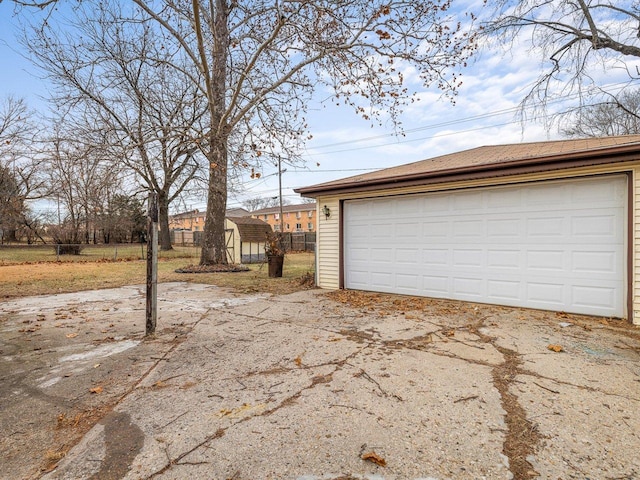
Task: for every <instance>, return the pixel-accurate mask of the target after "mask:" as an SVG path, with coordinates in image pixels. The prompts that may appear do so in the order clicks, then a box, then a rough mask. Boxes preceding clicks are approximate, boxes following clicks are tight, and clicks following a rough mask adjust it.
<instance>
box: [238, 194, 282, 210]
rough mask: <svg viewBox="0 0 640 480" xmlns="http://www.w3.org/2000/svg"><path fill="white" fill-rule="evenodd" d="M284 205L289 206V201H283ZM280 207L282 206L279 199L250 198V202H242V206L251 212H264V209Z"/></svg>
mask: <svg viewBox="0 0 640 480" xmlns="http://www.w3.org/2000/svg"><path fill="white" fill-rule="evenodd" d="M282 204H283V205H288V204H289V201H288V200H287V199H283V200H282ZM278 205H280V200H279V199H278V197H259V198H249V199H248V200H244V201H243V202H242V206H243V207H245V208H246V209H247V210H249V211H250V212H253V211H256V210H262V209H263V208H269V207H277V206H278Z"/></svg>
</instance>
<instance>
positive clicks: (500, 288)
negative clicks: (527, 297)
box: [487, 280, 522, 302]
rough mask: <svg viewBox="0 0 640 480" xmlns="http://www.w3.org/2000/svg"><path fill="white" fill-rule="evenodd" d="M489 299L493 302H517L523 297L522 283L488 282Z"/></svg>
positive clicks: (507, 281) (515, 281)
mask: <svg viewBox="0 0 640 480" xmlns="http://www.w3.org/2000/svg"><path fill="white" fill-rule="evenodd" d="M487 297H488V298H489V299H491V300H498V301H500V300H509V301H516V302H517V301H518V299H520V298H521V297H522V281H520V280H511V281H510V280H487Z"/></svg>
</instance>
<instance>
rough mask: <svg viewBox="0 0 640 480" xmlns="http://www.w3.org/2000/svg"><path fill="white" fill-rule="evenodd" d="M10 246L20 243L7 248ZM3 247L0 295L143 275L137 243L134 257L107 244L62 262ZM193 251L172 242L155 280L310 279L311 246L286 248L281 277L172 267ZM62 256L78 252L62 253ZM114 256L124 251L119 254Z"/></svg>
mask: <svg viewBox="0 0 640 480" xmlns="http://www.w3.org/2000/svg"><path fill="white" fill-rule="evenodd" d="M134 248H135V247H134ZM11 250H22V249H16V248H12V249H11ZM87 250H89V249H87ZM96 250H98V249H96ZM7 251H8V249H2V250H0V299H9V298H15V297H24V296H30V295H47V294H54V293H66V292H78V291H82V290H94V289H100V288H113V287H120V286H123V285H137V284H144V283H145V281H146V271H147V270H146V268H147V267H146V261H145V260H140V246H139V245H138V246H137V256H135V254H134V255H133V256H132V257H133V258H134V259H129V260H118V261H115V262H114V261H113V260H112V259H113V251H114V249H113V247H110V253H111V256H110V257H109V256H106V254H104V253H103V255H105V256H103V257H100V256H99V253H97V252H93V253H94V255H89V254H85V251H83V253H82V255H78V256H76V255H65V256H64V257H65V261H63V262H56V261H55V253H53V259H51V260H50V261H44V260H42V259H41V258H39V257H38V256H37V255H36V256H34V255H33V252H34V250H33V249H28V252H22V253H20V252H18V251H14V252H12V253H11V259H9V255H5V253H6V252H7ZM51 251H52V248H51V247H48V252H47V253H48V254H51V253H52V252H51ZM120 251H121V250H120V247H119V252H120ZM197 253H198V254H196V251H195V249H193V248H190V247H178V248H176V250H174V251H170V252H161V253H160V260H159V262H158V281H159V282H174V281H186V282H197V283H207V284H211V285H217V286H219V287H227V288H232V289H234V290H236V291H238V292H241V293H254V292H270V293H278V294H286V293H291V292H294V291H297V290H301V289H303V288H307V287H308V286H309V283H312V282H313V272H314V269H315V255H314V253H313V252H305V253H290V254H287V256H286V257H285V261H284V270H283V276H282V278H269V275H268V267H267V265H266V264H253V265H249V267H250V268H251V270H250V271H248V272H236V273H197V274H193V273H191V274H186V273H176V272H175V270H176V269H177V268H180V267H185V266H187V265H189V264H197V263H198V260H199V252H197ZM85 255H86V256H85ZM118 256H119V255H118ZM67 257H83V258H82V259H80V258H75V259H68V258H67ZM119 257H120V256H119ZM18 258H24V260H22V263H18V260H17V259H18ZM120 258H126V257H124V255H123V257H120ZM129 258H131V257H129ZM305 280H306V281H305ZM309 280H310V281H309Z"/></svg>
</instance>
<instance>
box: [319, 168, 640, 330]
mask: <svg viewBox="0 0 640 480" xmlns="http://www.w3.org/2000/svg"><path fill="white" fill-rule="evenodd" d="M629 171H631V172H632V180H631V181H632V182H633V189H632V191H633V197H634V198H633V199H632V202H631V204H632V208H633V212H632V218H633V225H629V227H628V228H630V229H632V230H631V231H632V232H633V235H632V241H633V245H632V249H631V252H632V255H631V260H632V262H633V264H632V269H631V271H632V272H633V278H632V279H631V280H632V281H631V292H630V294H631V295H632V304H633V312H628V313H629V314H631V313H633V321H634V323H636V324H640V222H639V221H638V216H639V215H640V162H638V163H633V164H629V163H625V164H612V165H600V166H592V167H580V168H573V169H565V170H553V171H549V172H539V173H534V174H522V175H513V176H496V177H493V178H488V179H478V180H468V181H458V182H449V183H439V184H431V185H418V186H412V187H405V188H383V189H380V190H375V191H370V192H357V193H346V194H342V195H337V196H336V195H332V196H324V197H323V196H320V197H318V198H317V214H318V243H317V245H318V252H317V282H318V286H319V287H321V288H327V289H336V288H339V287H340V268H341V266H340V230H339V226H340V218H339V215H340V211H339V205H340V201H341V200H347V199H357V198H375V197H383V196H389V195H406V194H412V193H427V192H437V191H444V190H455V189H464V188H472V187H481V186H493V185H495V186H498V185H508V184H514V183H523V182H533V181H540V180H556V179H562V178H572V177H581V176H591V175H603V174H609V173H620V172H629ZM324 205H327V206H328V207H329V208H330V209H331V217H330V218H329V219H328V220H325V217H324V215H323V214H322V207H323V206H324Z"/></svg>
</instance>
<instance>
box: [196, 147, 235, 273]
mask: <svg viewBox="0 0 640 480" xmlns="http://www.w3.org/2000/svg"><path fill="white" fill-rule="evenodd" d="M212 146H213V148H212V149H211V150H210V151H209V157H210V158H209V191H208V199H207V218H206V220H205V224H204V238H203V243H202V254H201V256H200V264H201V265H215V264H224V265H226V264H227V263H228V262H227V246H226V241H225V232H224V219H225V212H226V210H227V167H226V165H227V145H226V138H213V139H212Z"/></svg>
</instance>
